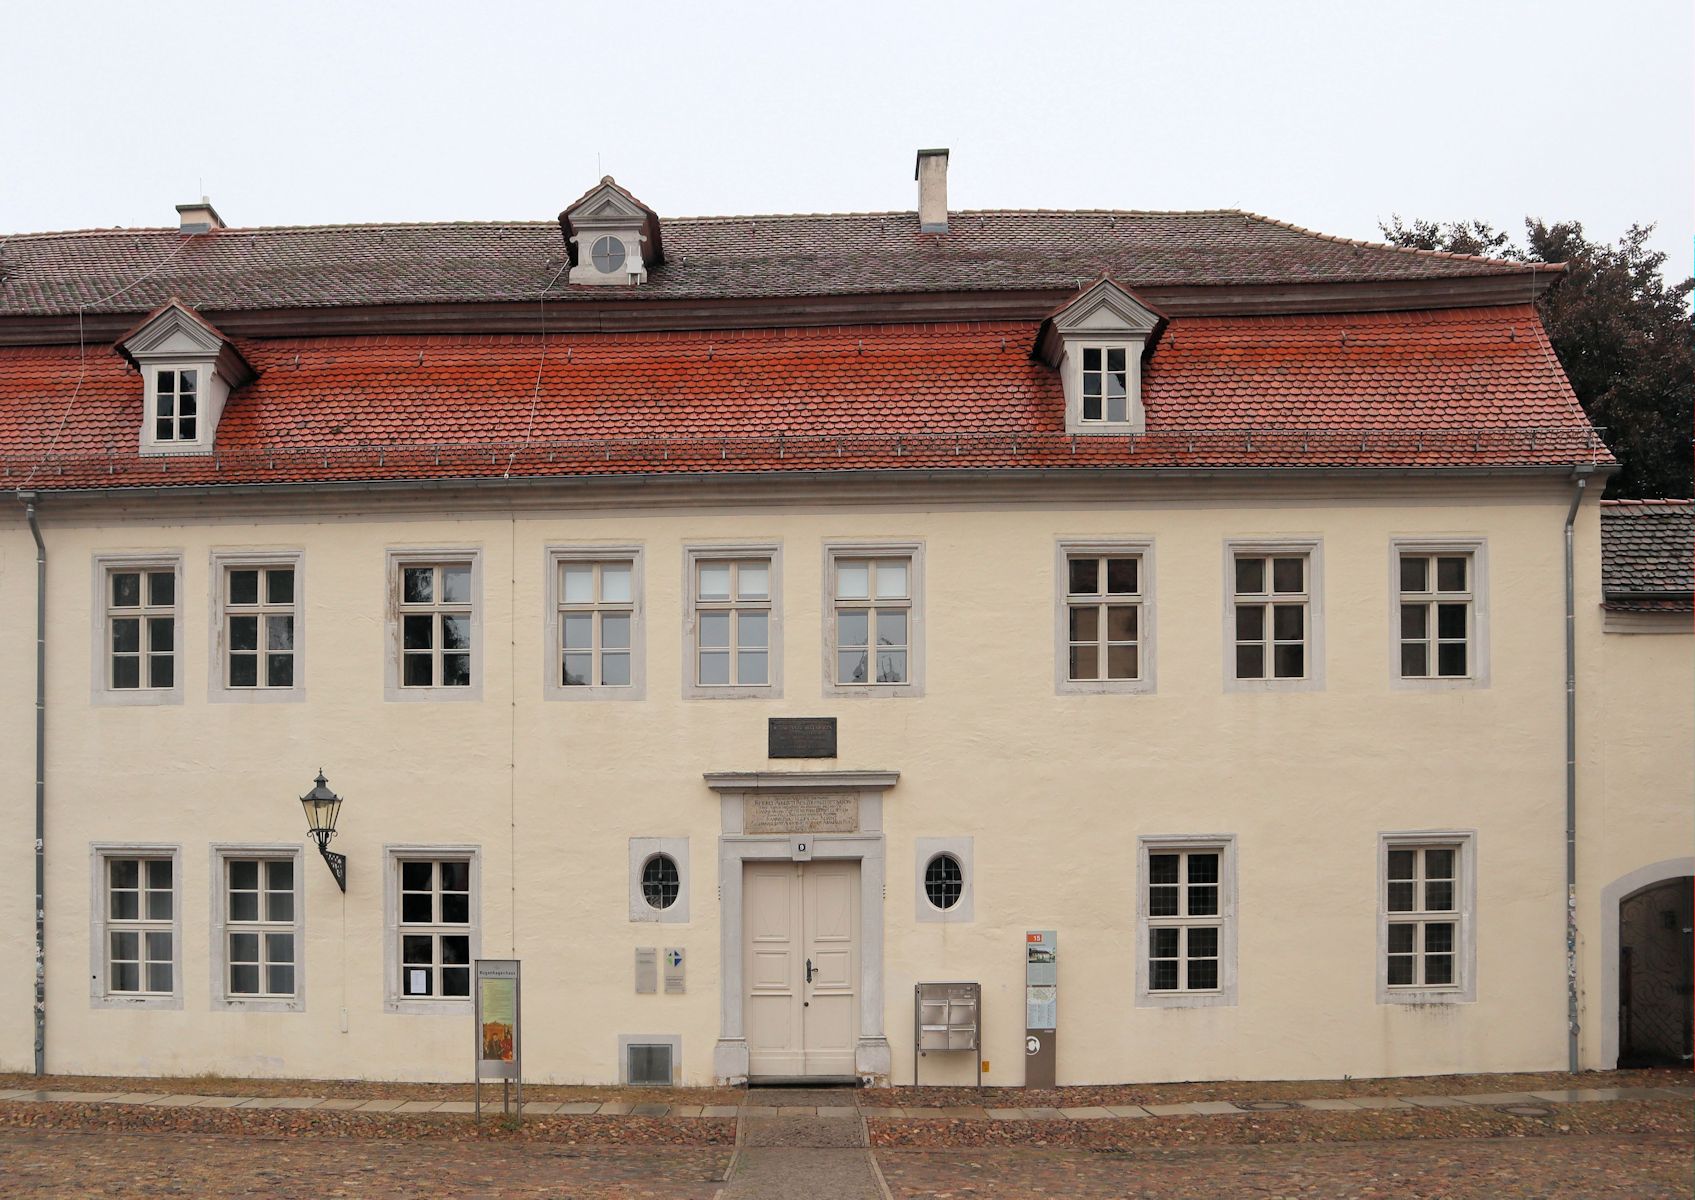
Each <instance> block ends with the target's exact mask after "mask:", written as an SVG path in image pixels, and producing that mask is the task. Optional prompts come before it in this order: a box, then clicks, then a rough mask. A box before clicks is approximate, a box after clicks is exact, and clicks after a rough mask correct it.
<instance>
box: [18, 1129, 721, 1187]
mask: <svg viewBox="0 0 1695 1200" xmlns="http://www.w3.org/2000/svg"><path fill="white" fill-rule="evenodd" d="M729 1162H730V1148H729V1147H727V1146H724V1147H700V1148H687V1147H683V1148H679V1147H661V1146H594V1147H586V1146H571V1145H564V1144H558V1143H547V1142H530V1141H522V1142H520V1141H509V1142H489V1141H482V1142H448V1141H439V1140H431V1141H399V1140H395V1141H389V1140H378V1139H371V1138H356V1139H353V1138H350V1139H340V1138H256V1137H240V1136H230V1135H207V1134H112V1133H80V1132H64V1131H58V1130H53V1131H45V1130H15V1129H12V1130H0V1197H7V1198H8V1200H9V1198H11V1197H15V1196H16V1197H22V1196H28V1197H52V1198H53V1200H61V1198H62V1200H71V1198H73V1197H84V1196H98V1197H124V1198H126V1200H128V1198H131V1197H155V1196H171V1197H179V1198H180V1197H192V1198H193V1200H203V1198H204V1200H224V1198H226V1197H237V1196H240V1197H265V1198H266V1200H273V1198H274V1200H306V1198H308V1197H309V1198H311V1200H318V1198H319V1197H358V1198H359V1200H386V1198H388V1197H402V1196H403V1197H408V1198H411V1197H418V1196H430V1197H449V1196H452V1197H458V1196H475V1197H479V1198H481V1197H488V1198H489V1200H509V1198H517V1197H531V1196H546V1197H549V1198H557V1197H572V1198H573V1200H575V1198H578V1197H581V1198H583V1200H600V1198H602V1197H605V1198H608V1200H610V1198H612V1197H618V1198H624V1197H629V1198H631V1200H636V1198H638V1197H639V1198H647V1197H654V1198H663V1200H711V1198H712V1197H713V1196H714V1195H716V1194H717V1192H718V1189H719V1188H720V1187H721V1186H722V1184H721V1182H720V1181H721V1180H722V1179H723V1176H724V1171H725V1169H726V1168H727V1167H728V1166H729Z"/></svg>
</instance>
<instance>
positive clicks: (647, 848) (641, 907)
mask: <svg viewBox="0 0 1695 1200" xmlns="http://www.w3.org/2000/svg"><path fill="white" fill-rule="evenodd" d="M659 854H664V855H667V856H668V857H669V858H670V859H671V861H672V862H674V863H676V864H677V899H676V901H675V902H674V903H673V904H672V905H671V907H670V908H654V907H653V905H651V904H649V903H648V902H647V897H646V896H645V895H644V894H643V893H642V870H643V868H645V867H646V866H647V864H648V862H649V860H651V859H652V858H653V857H654V856H655V855H659ZM630 920H632V921H640V922H644V923H648V924H655V925H687V924H688V923H689V839H688V838H686V837H633V838H631V839H630Z"/></svg>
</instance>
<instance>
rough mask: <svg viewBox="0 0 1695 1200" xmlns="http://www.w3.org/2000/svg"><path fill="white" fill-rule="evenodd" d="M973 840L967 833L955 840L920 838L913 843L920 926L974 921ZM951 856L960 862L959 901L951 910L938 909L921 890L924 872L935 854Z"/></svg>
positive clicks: (975, 913) (915, 908)
mask: <svg viewBox="0 0 1695 1200" xmlns="http://www.w3.org/2000/svg"><path fill="white" fill-rule="evenodd" d="M973 840H974V839H973V838H972V836H971V835H970V834H964V835H961V836H955V837H921V838H917V839H916V840H915V841H914V842H913V856H912V857H913V868H914V870H913V906H914V911H915V912H916V914H917V917H918V920H919V922H920V923H925V924H945V925H965V924H969V923H971V922H972V921H975V920H976V919H977V870H976V864H975V863H974V862H973V854H972V851H973ZM942 854H949V855H952V856H953V858H954V859H955V861H957V862H958V863H959V872H960V875H961V876H962V883H961V887H960V891H959V899H958V900H957V901H956V902H955V903H954V905H953V907H952V908H938V907H936V905H934V904H932V903H931V902H930V894H929V892H928V891H927V890H926V889H925V887H924V872H925V871H926V869H927V868H928V867H929V866H930V861H931V860H932V859H934V858H936V857H937V856H938V855H942Z"/></svg>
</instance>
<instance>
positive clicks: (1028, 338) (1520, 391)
mask: <svg viewBox="0 0 1695 1200" xmlns="http://www.w3.org/2000/svg"><path fill="white" fill-rule="evenodd" d="M1035 331H1036V324H1035V323H1034V322H983V323H970V324H959V325H947V326H937V325H884V326H867V327H857V328H809V329H794V330H760V331H744V332H716V333H664V334H636V333H631V334H600V335H569V336H556V337H553V338H551V339H549V340H548V341H547V342H546V345H545V357H544V356H543V344H542V342H541V340H540V339H539V338H537V337H527V336H498V337H495V336H484V337H474V336H445V335H437V336H417V337H399V336H395V337H380V338H377V337H373V338H320V339H274V340H240V341H238V343H237V344H238V345H239V347H240V349H241V350H242V352H243V354H244V355H246V357H247V358H248V360H249V361H250V362H251V363H252V364H253V366H254V367H255V368H256V369H257V370H258V371H259V372H260V374H259V377H258V378H257V379H256V380H254V381H253V382H252V383H250V384H248V385H247V386H245V387H243V388H240V389H239V390H237V391H236V392H234V393H232V394H231V397H230V400H229V404H228V406H227V407H226V409H225V411H224V415H223V420H222V424H221V426H220V428H219V430H218V435H217V454H216V456H213V457H206V456H201V457H190V458H160V457H149V458H141V457H140V456H138V454H137V452H136V445H137V440H138V430H139V428H140V423H141V402H142V385H141V379H140V377H139V376H138V375H137V374H135V373H134V372H133V371H132V370H130V369H129V368H128V367H126V365H125V364H124V363H123V361H122V360H121V359H120V358H119V357H118V356H117V355H116V354H115V353H113V351H112V350H111V348H110V347H109V346H94V347H90V348H89V350H88V353H87V357H86V361H85V362H82V361H79V356H78V352H77V349H76V347H74V346H51V347H28V348H0V484H3V485H4V486H6V487H8V488H12V487H21V486H24V485H26V484H27V485H28V486H32V487H38V488H65V487H85V488H86V487H98V488H106V487H126V486H148V485H154V486H158V485H163V486H171V485H188V484H206V483H211V484H218V483H250V484H265V483H284V482H301V481H320V480H321V481H329V480H341V481H346V480H364V479H417V478H439V477H477V476H484V477H486V476H499V475H502V474H507V473H510V474H511V475H513V476H560V475H616V474H629V473H635V472H682V471H690V472H697V471H698V472H730V471H766V472H769V471H797V470H829V471H835V470H871V469H885V470H886V469H928V470H948V469H954V468H960V467H978V468H983V467H994V468H1012V469H1020V468H1022V469H1029V468H1061V469H1066V468H1078V467H1085V468H1086V467H1112V468H1121V469H1122V468H1143V467H1150V468H1151V467H1158V468H1184V469H1198V470H1207V469H1227V468H1247V469H1272V468H1284V467H1306V468H1315V467H1367V468H1406V467H1421V468H1422V467H1538V466H1542V467H1551V466H1557V465H1559V464H1569V463H1579V462H1610V461H1611V459H1610V457H1609V456H1608V454H1607V452H1606V450H1605V448H1604V447H1603V446H1601V445H1600V443H1599V442H1598V440H1597V439H1596V438H1595V436H1594V433H1593V430H1592V429H1591V427H1590V425H1589V424H1588V422H1587V420H1586V419H1585V418H1584V416H1583V414H1582V412H1581V410H1580V409H1579V407H1578V405H1577V402H1576V399H1575V398H1574V396H1573V395H1572V392H1571V388H1570V386H1569V385H1568V384H1567V382H1566V379H1565V376H1564V374H1563V373H1562V372H1561V371H1560V368H1559V364H1558V363H1557V361H1556V360H1555V358H1554V356H1553V352H1552V350H1551V349H1550V347H1549V345H1548V341H1547V338H1546V336H1545V335H1544V333H1543V330H1542V326H1541V323H1540V322H1539V321H1538V319H1537V317H1536V314H1535V311H1534V310H1533V309H1532V308H1531V307H1529V306H1524V307H1515V308H1467V309H1455V310H1446V311H1425V312H1413V313H1372V314H1364V315H1351V316H1305V317H1257V318H1254V317H1231V318H1223V317H1192V318H1178V319H1175V320H1173V321H1172V322H1171V324H1170V326H1169V327H1168V329H1167V330H1166V334H1165V337H1164V339H1163V340H1162V342H1161V343H1160V346H1159V348H1158V350H1157V351H1156V352H1155V353H1154V355H1153V356H1152V358H1151V359H1150V360H1149V362H1148V364H1147V367H1146V371H1145V375H1144V397H1145V399H1146V404H1147V434H1146V435H1145V436H1139V437H1134V438H1131V437H1127V436H1104V437H1103V436H1096V437H1080V438H1071V437H1068V436H1067V435H1066V434H1065V432H1064V415H1063V413H1064V404H1063V399H1062V394H1061V389H1060V384H1059V379H1058V377H1057V375H1056V374H1055V373H1054V372H1053V371H1051V370H1050V369H1048V368H1047V367H1046V366H1044V365H1042V364H1040V363H1038V362H1035V361H1033V360H1032V359H1031V358H1030V356H1029V351H1030V347H1031V344H1032V340H1033V338H1034V335H1035ZM79 379H80V383H79ZM61 423H62V427H61Z"/></svg>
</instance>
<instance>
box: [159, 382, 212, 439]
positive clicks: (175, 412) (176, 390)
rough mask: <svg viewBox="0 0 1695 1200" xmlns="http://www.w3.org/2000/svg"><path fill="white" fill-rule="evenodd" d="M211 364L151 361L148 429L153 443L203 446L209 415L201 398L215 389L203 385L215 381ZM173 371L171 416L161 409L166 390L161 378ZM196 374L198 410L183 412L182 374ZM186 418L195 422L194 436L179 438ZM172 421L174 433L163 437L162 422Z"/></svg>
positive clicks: (196, 406) (196, 408) (195, 403)
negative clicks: (162, 386)
mask: <svg viewBox="0 0 1695 1200" xmlns="http://www.w3.org/2000/svg"><path fill="white" fill-rule="evenodd" d="M210 367H211V364H207V365H206V366H201V365H200V364H199V363H148V364H147V366H146V368H145V370H146V372H147V432H148V435H149V436H150V437H151V438H152V441H153V444H154V445H156V446H162V447H174V446H199V445H201V444H202V443H203V442H204V440H205V438H204V435H203V433H202V430H203V429H204V428H205V418H204V415H203V412H202V407H203V406H202V404H201V397H202V396H204V395H205V394H206V393H207V392H208V391H210V390H211V389H210V388H208V387H205V386H203V385H204V384H207V383H210V382H211V375H212V370H211V369H209V368H210ZM166 372H170V374H171V376H172V379H171V383H172V387H171V390H170V394H171V415H170V416H168V417H167V416H165V415H164V414H163V413H161V412H160V411H159V402H160V400H161V399H162V398H163V397H164V394H165V392H164V389H162V388H161V387H160V386H159V377H160V376H161V375H163V374H165V373H166ZM187 374H192V375H193V377H194V413H193V415H192V416H191V417H184V416H183V414H182V377H183V376H184V375H187ZM185 420H192V421H193V422H194V436H193V437H179V436H178V434H179V433H181V431H182V423H183V421H185ZM160 421H169V422H170V423H171V436H170V437H160V436H159V422H160Z"/></svg>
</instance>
